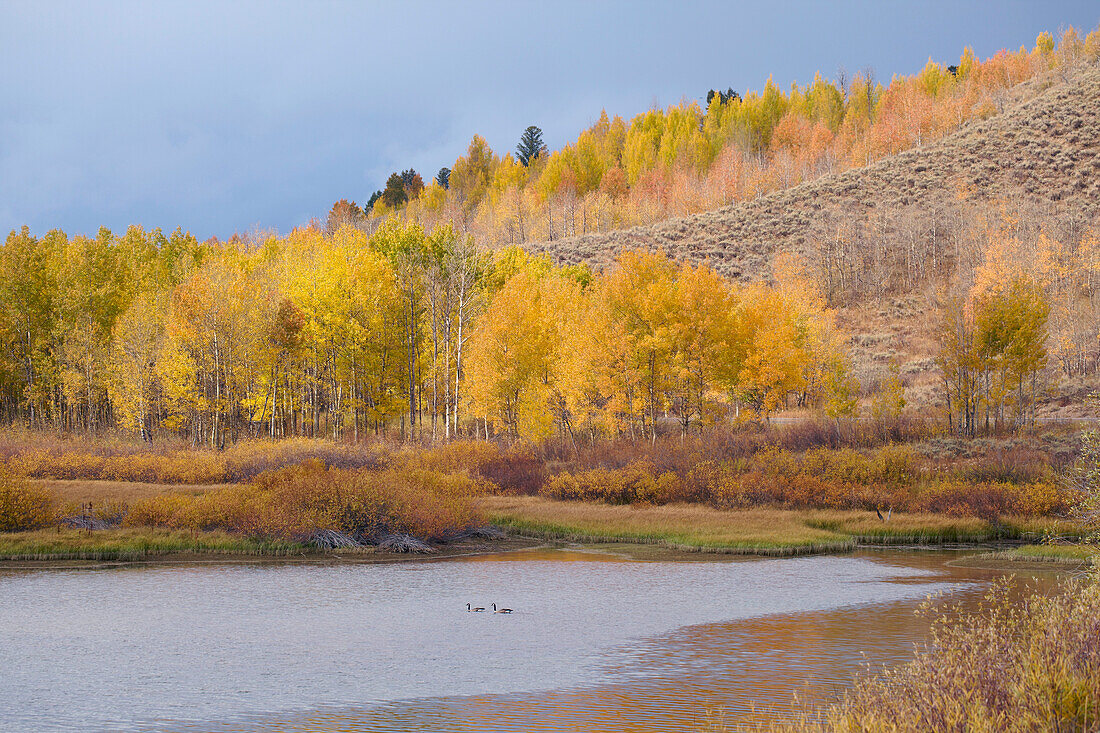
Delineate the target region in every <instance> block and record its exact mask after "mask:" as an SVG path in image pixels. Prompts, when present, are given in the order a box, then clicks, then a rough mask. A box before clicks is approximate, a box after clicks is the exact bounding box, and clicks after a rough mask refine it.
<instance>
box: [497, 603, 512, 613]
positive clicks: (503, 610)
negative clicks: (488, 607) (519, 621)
mask: <svg viewBox="0 0 1100 733" xmlns="http://www.w3.org/2000/svg"><path fill="white" fill-rule="evenodd" d="M511 612H512V609H510V608H497V604H495V603H494V604H493V613H511Z"/></svg>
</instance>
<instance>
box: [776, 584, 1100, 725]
mask: <svg viewBox="0 0 1100 733" xmlns="http://www.w3.org/2000/svg"><path fill="white" fill-rule="evenodd" d="M1059 590H1060V592H1059V593H1057V594H1056V595H1054V596H1053V597H1048V596H1046V595H1043V594H1035V595H1032V596H1030V597H1027V598H1025V599H1024V600H1023V601H1021V602H1017V601H1016V600H1015V599H1014V598H1013V594H1012V593H1010V592H1009V589H1008V587H1007V586H1005V585H1001V586H998V587H995V588H994V590H993V591H991V592H990V594H989V595H988V596H987V598H986V601H985V603H984V604H983V608H982V610H981V611H980V612H978V613H973V614H969V613H962V612H960V611H958V609H951V611H950V612H949V613H946V614H944V615H942V616H940V617H939V618H938V619H937V620H936V622H935V624H934V626H933V636H932V643H931V644H930V645H929V646H928V647H927V648H926V649H925V650H923V651H921V652H919V653H918V654H917V655H916V657H915V658H914V659H913V660H912V661H911V662H909V663H908V664H905V665H903V666H902V667H900V668H898V669H895V670H891V671H888V672H886V673H883V674H881V675H876V676H867V677H864V678H862V679H860V680H858V681H857V682H856V684H855V686H854V687H853V689H852V690H851V691H849V692H848V693H847V694H846V695H845V697H844V699H843V701H842V702H840V703H839V704H836V705H833V706H831V707H828V708H826V709H824V710H819V711H813V710H810V711H806V712H804V713H803V717H802V720H801V722H799V723H797V724H795V725H794V726H791V727H792V728H793V729H795V730H820V731H825V730H828V731H868V732H872V733H873V732H875V731H892V732H896V733H906V732H907V731H913V732H914V733H916V732H917V731H979V732H981V731H990V732H992V731H1035V730H1051V731H1089V730H1097V727H1098V724H1100V644H1097V639H1100V580H1098V579H1097V577H1096V576H1093V577H1092V578H1089V579H1086V580H1071V581H1068V582H1067V583H1066V584H1065V585H1064V587H1062V588H1061V589H1059Z"/></svg>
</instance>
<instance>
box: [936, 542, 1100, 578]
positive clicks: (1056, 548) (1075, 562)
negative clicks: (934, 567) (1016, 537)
mask: <svg viewBox="0 0 1100 733" xmlns="http://www.w3.org/2000/svg"><path fill="white" fill-rule="evenodd" d="M951 564H952V565H956V566H958V567H965V568H981V569H984V570H1013V571H1033V572H1041V571H1053V572H1066V571H1075V570H1086V569H1088V568H1091V567H1095V566H1098V565H1100V547H1097V546H1096V545H1072V544H1070V545H1048V544H1036V545H1023V546H1021V547H1013V548H1009V549H1004V550H997V551H995V552H983V553H979V554H975V555H969V556H967V557H963V558H959V559H958V560H953V561H952V562H951Z"/></svg>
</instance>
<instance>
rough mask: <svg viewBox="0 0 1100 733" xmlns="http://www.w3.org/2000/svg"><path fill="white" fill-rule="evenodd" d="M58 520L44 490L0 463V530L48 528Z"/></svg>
mask: <svg viewBox="0 0 1100 733" xmlns="http://www.w3.org/2000/svg"><path fill="white" fill-rule="evenodd" d="M55 521H57V507H56V503H55V502H54V499H53V497H52V496H51V495H50V494H49V493H48V492H46V491H44V490H42V489H39V488H38V487H36V486H33V485H31V484H30V483H29V482H28V481H27V480H26V479H25V478H24V477H22V476H20V475H18V474H15V473H12V472H11V471H10V470H8V469H7V468H4V467H3V466H0V532H22V531H26V530H31V529H41V528H42V527H48V526H49V525H51V524H53V523H54V522H55Z"/></svg>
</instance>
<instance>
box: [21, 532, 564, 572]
mask: <svg viewBox="0 0 1100 733" xmlns="http://www.w3.org/2000/svg"><path fill="white" fill-rule="evenodd" d="M101 531H102V530H101ZM488 543H491V544H488ZM543 547H549V545H547V544H546V543H545V542H543V541H542V540H539V539H537V538H532V537H522V536H518V535H509V536H508V537H506V538H504V539H502V540H490V541H485V540H479V541H476V542H456V543H454V544H451V545H444V546H442V547H439V548H436V551H435V552H431V553H412V552H408V553H402V552H379V551H376V550H374V549H372V548H361V549H347V550H316V551H306V552H301V553H294V554H290V553H287V554H264V553H256V552H252V553H250V552H218V551H213V550H211V551H195V550H192V551H181V552H163V553H148V554H145V555H138V556H133V557H118V558H103V559H95V558H80V557H62V556H59V557H48V556H43V557H42V558H40V559H39V558H29V557H28V558H12V557H7V558H0V571H4V570H86V569H87V570H95V569H108V568H125V567H151V566H173V565H175V566H188V565H384V564H389V563H399V562H430V561H433V560H456V559H461V558H467V557H481V556H486V555H503V554H508V553H511V552H521V551H524V550H534V549H540V548H543ZM59 555H60V553H59Z"/></svg>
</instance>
